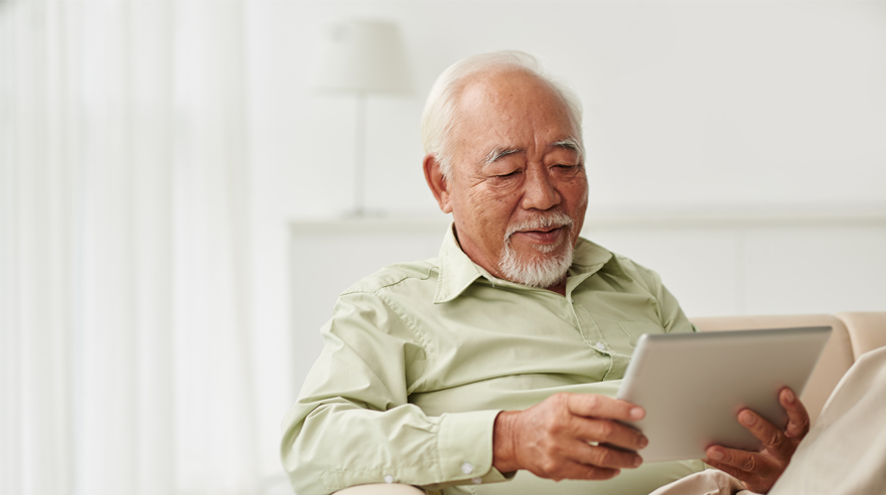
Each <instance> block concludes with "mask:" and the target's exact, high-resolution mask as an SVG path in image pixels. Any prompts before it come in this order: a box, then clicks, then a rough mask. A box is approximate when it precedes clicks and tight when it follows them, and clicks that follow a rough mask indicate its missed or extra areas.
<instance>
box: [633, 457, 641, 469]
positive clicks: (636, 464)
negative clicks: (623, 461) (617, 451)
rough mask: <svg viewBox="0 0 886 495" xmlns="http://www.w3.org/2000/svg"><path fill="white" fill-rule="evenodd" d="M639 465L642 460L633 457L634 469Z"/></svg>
mask: <svg viewBox="0 0 886 495" xmlns="http://www.w3.org/2000/svg"><path fill="white" fill-rule="evenodd" d="M640 464H643V458H642V457H640V456H636V457H634V467H637V466H639V465H640Z"/></svg>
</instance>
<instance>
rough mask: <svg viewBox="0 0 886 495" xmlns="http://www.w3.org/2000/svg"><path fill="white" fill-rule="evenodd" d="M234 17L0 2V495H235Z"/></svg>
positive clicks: (242, 262)
mask: <svg viewBox="0 0 886 495" xmlns="http://www.w3.org/2000/svg"><path fill="white" fill-rule="evenodd" d="M243 54H244V48H243V19H242V5H241V4H240V3H239V2H234V1H225V2H165V1H160V2H147V1H133V2H106V1H86V2H80V1H78V2H61V1H50V2H40V1H37V2H11V1H9V0H5V1H4V0H0V494H2V495H32V494H33V495H38V494H39V495H43V494H46V495H50V494H52V495H65V494H76V495H105V494H107V495H112V494H113V495H129V494H204V493H205V494H246V493H255V492H256V491H257V490H258V487H259V480H258V477H259V466H258V462H257V460H256V459H257V457H258V456H257V447H256V441H255V437H256V435H255V429H256V419H255V418H256V413H255V406H254V404H255V401H254V400H253V399H254V397H253V395H254V387H253V384H254V381H253V372H254V367H253V365H254V363H252V362H251V361H250V356H251V352H250V347H251V343H250V332H249V328H247V327H248V321H249V307H248V301H249V297H248V294H249V281H250V277H249V253H248V252H247V250H248V245H249V244H248V242H247V237H248V236H247V234H248V218H249V215H248V210H247V207H248V204H249V203H248V198H247V192H248V187H247V186H248V174H247V167H246V163H245V159H246V158H245V157H246V156H247V154H246V142H247V140H246V132H245V126H244V118H245V104H246V102H245V100H244V94H245V92H244V90H243V86H244V83H243V78H244V55H243Z"/></svg>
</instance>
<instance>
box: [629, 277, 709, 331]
mask: <svg viewBox="0 0 886 495" xmlns="http://www.w3.org/2000/svg"><path fill="white" fill-rule="evenodd" d="M622 261H627V262H629V263H630V264H631V265H633V266H634V267H635V268H636V270H637V271H636V273H637V275H638V276H639V277H640V280H641V281H642V283H643V284H644V285H645V286H646V288H647V289H648V290H649V291H650V292H651V293H652V295H653V297H655V300H656V302H657V303H658V309H657V310H658V316H659V318H661V326H662V328H664V331H665V333H691V332H697V331H698V329H696V328H695V325H693V324H692V322H690V321H689V318H687V317H686V314H685V313H683V309H682V308H681V307H680V303H679V302H677V298H676V297H674V295H673V294H671V292H670V291H669V290H668V289H667V287H665V286H664V284H663V283H662V282H661V276H659V274H658V273H657V272H656V271H655V270H650V269H649V268H646V267H645V266H643V265H640V264H638V263H636V262H634V261H631V260H626V259H622Z"/></svg>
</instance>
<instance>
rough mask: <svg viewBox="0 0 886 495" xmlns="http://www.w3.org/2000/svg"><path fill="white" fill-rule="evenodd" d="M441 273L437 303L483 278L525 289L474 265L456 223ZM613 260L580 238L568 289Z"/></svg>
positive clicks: (451, 228)
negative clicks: (458, 232) (461, 241)
mask: <svg viewBox="0 0 886 495" xmlns="http://www.w3.org/2000/svg"><path fill="white" fill-rule="evenodd" d="M438 259H439V263H440V273H439V277H438V279H437V291H436V293H435V294H434V303H443V302H447V301H451V300H453V299H455V298H456V297H458V296H459V295H461V293H462V292H464V291H465V289H467V288H468V287H469V286H470V285H471V284H472V283H474V281H476V280H477V279H478V278H480V277H483V278H486V279H487V280H489V281H490V283H492V284H493V285H513V286H518V287H524V286H522V285H519V284H515V283H513V282H509V281H506V280H501V279H498V278H496V277H494V276H492V275H491V274H490V273H489V272H487V271H486V270H484V269H483V268H482V267H480V266H478V265H477V264H475V263H474V262H473V261H471V259H470V258H468V255H466V254H465V253H464V251H462V249H461V246H459V245H458V241H457V240H456V238H455V224H454V223H453V224H451V225H450V226H449V228H448V229H447V230H446V236H445V237H444V239H443V245H442V246H441V247H440V255H439V258H438ZM610 259H612V253H611V252H609V251H608V250H607V249H605V248H603V247H601V246H598V245H597V244H594V243H593V242H591V241H589V240H587V239H584V238H581V237H579V238H578V243H577V244H576V245H575V254H574V257H573V261H572V266H571V267H570V268H569V275H568V279H567V290H568V291H570V292H571V290H572V289H573V288H574V287H575V286H577V285H578V284H580V283H581V282H583V281H584V280H585V279H587V278H588V277H590V276H591V275H593V274H594V273H596V272H597V271H599V270H600V269H601V268H603V266H604V265H605V264H606V263H607V262H609V260H610Z"/></svg>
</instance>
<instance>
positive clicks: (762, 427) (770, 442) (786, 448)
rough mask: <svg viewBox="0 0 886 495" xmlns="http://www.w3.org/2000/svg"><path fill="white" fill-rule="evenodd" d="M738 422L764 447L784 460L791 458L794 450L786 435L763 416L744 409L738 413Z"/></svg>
mask: <svg viewBox="0 0 886 495" xmlns="http://www.w3.org/2000/svg"><path fill="white" fill-rule="evenodd" d="M738 422H739V423H741V424H742V425H743V426H744V427H745V428H747V429H748V431H750V432H751V434H752V435H754V436H755V437H756V438H757V440H760V442H762V443H763V447H765V448H767V449H769V450H770V451H771V452H775V453H778V454H779V455H780V456H781V457H782V458H786V457H787V458H790V455H791V453H792V452H793V450H794V449H793V447H792V446H791V445H789V443H788V441H787V438H786V437H785V436H784V433H783V432H782V431H781V430H780V429H778V428H776V427H775V426H774V425H773V424H772V423H770V422H769V421H766V420H765V419H763V417H762V416H760V415H759V414H757V413H755V412H754V411H751V410H750V409H742V410H741V411H739V412H738Z"/></svg>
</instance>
